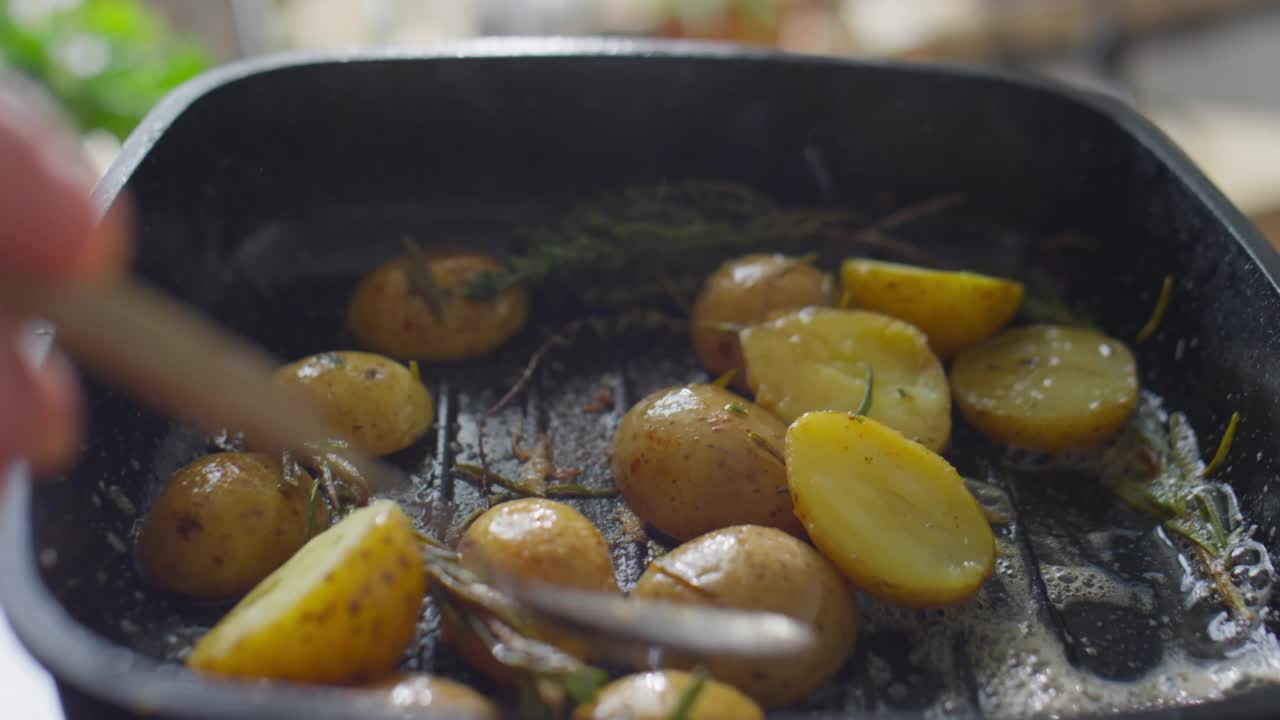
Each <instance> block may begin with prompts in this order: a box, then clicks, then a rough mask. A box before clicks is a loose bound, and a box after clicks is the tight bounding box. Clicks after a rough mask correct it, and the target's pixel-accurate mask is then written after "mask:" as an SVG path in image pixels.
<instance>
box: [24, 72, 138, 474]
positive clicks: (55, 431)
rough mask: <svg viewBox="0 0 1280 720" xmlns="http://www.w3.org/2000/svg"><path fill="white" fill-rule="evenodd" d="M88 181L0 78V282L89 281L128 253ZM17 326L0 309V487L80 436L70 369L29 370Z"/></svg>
mask: <svg viewBox="0 0 1280 720" xmlns="http://www.w3.org/2000/svg"><path fill="white" fill-rule="evenodd" d="M93 181H94V176H93V173H92V171H91V170H90V169H89V166H88V164H87V163H86V162H85V161H84V160H83V158H82V156H81V154H80V151H79V144H78V142H77V140H76V136H75V134H74V133H72V132H71V131H69V130H68V129H67V128H66V127H65V126H64V125H63V123H62V121H61V120H60V118H59V116H58V115H57V113H56V112H54V111H53V109H52V107H51V106H50V105H49V104H48V102H47V101H46V100H45V99H44V98H43V97H42V96H40V95H38V94H37V93H35V92H33V91H32V90H31V89H30V88H27V87H25V86H22V85H20V84H19V83H17V82H16V81H14V80H12V79H8V78H3V77H0V283H3V282H4V278H5V277H6V276H12V277H20V278H23V279H26V280H32V281H37V282H46V283H51V284H57V283H80V282H93V281H95V280H99V279H102V278H104V277H107V276H109V275H110V274H112V273H114V272H117V271H118V270H119V269H120V268H121V267H123V265H124V263H125V261H126V259H127V255H128V239H127V238H128V234H127V233H126V232H125V227H126V222H125V217H124V214H125V213H124V211H123V205H121V206H120V207H121V209H120V210H116V209H113V210H112V211H111V212H109V213H107V215H106V217H105V218H103V219H102V220H101V221H99V219H98V217H97V212H96V210H95V208H94V205H93V202H92V200H91V198H90V192H91V189H92V185H93ZM22 324H23V319H22V318H20V317H18V316H16V315H14V314H13V313H9V312H6V311H4V309H3V308H0V480H3V472H2V471H3V470H4V468H5V467H6V466H7V465H8V464H9V463H10V462H11V461H13V460H15V459H17V458H20V457H25V458H28V459H29V460H31V462H32V464H33V465H34V467H35V468H36V469H37V470H38V471H48V470H52V469H55V468H57V467H58V466H59V465H61V464H63V463H65V462H66V461H67V460H69V459H70V456H71V454H72V452H73V451H74V449H75V447H76V445H77V443H78V442H79V433H80V404H79V396H78V390H77V387H76V382H75V378H74V375H73V373H72V371H71V367H70V364H69V363H68V362H67V361H66V359H65V358H64V357H63V356H61V355H59V354H58V353H56V352H54V353H52V354H51V355H50V356H49V358H47V359H46V361H45V362H44V363H43V364H42V365H39V366H37V365H35V364H34V363H33V361H32V359H31V358H29V357H26V356H25V355H24V353H23V352H22V351H21V347H20V342H19V333H20V331H21V328H22Z"/></svg>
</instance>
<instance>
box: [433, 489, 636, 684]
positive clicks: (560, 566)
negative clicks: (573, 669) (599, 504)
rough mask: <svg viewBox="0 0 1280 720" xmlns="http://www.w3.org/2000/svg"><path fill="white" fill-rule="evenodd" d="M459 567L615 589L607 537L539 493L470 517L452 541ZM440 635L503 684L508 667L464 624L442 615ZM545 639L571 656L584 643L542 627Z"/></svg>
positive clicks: (508, 675) (508, 676) (508, 677)
mask: <svg viewBox="0 0 1280 720" xmlns="http://www.w3.org/2000/svg"><path fill="white" fill-rule="evenodd" d="M458 552H459V553H461V556H462V564H463V566H464V567H466V568H468V569H470V570H472V571H473V572H476V573H478V574H483V573H484V572H485V571H486V569H488V568H493V569H495V570H499V571H502V572H506V573H510V574H512V575H516V576H517V577H524V578H528V579H530V580H537V581H541V582H545V583H550V584H554V585H564V586H566V587H571V588H575V589H579V590H594V591H598V592H618V581H617V578H616V577H615V575H614V570H613V558H612V555H611V554H610V552H609V543H608V542H607V541H606V540H605V539H604V535H602V534H601V533H600V530H599V529H597V528H596V526H595V525H593V524H591V521H590V520H588V519H587V518H586V516H584V515H583V514H582V513H580V512H578V511H577V510H576V509H575V508H574V507H573V506H571V505H567V504H565V503H561V502H556V501H555V500H547V499H545V498H523V499H520V500H511V501H508V502H504V503H501V504H499V505H496V506H494V507H493V508H491V509H489V510H488V511H486V512H485V513H484V514H483V515H481V516H480V517H478V518H476V519H475V521H474V522H472V523H471V525H470V527H468V528H467V530H466V532H465V533H463V535H462V539H461V540H459V542H458ZM443 629H444V638H445V640H446V642H448V643H449V645H450V646H451V647H452V648H453V649H454V650H455V651H457V653H458V654H459V655H460V656H461V657H462V659H463V660H465V661H466V662H467V664H469V665H470V666H471V667H473V668H475V669H477V670H479V671H481V672H483V673H484V674H485V675H487V676H489V677H490V678H492V679H493V680H495V681H497V682H499V683H502V684H509V683H510V682H511V680H512V673H511V671H510V670H508V669H507V668H506V667H505V666H503V665H502V664H501V663H499V662H498V661H496V660H494V659H493V656H492V655H490V654H489V651H488V649H487V648H485V647H484V646H483V645H482V644H481V643H480V641H479V640H478V639H477V638H476V637H475V635H474V634H472V632H471V631H470V630H468V629H466V628H460V627H457V626H456V625H455V624H454V623H452V622H450V621H448V620H446V621H445V623H444V624H443ZM542 634H543V636H544V638H545V639H546V641H547V642H548V643H550V644H552V645H554V646H556V647H558V648H559V649H561V650H563V651H565V652H567V653H569V654H570V655H574V656H577V657H583V656H585V654H586V652H587V648H586V646H585V645H584V644H583V643H582V642H581V640H579V639H578V638H576V637H572V636H569V635H566V634H564V633H560V632H556V631H555V630H554V629H551V628H543V629H542Z"/></svg>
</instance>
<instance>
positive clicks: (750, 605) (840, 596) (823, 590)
mask: <svg viewBox="0 0 1280 720" xmlns="http://www.w3.org/2000/svg"><path fill="white" fill-rule="evenodd" d="M631 596H632V597H636V598H644V599H648V600H665V601H669V602H684V603H695V604H710V605H717V606H722V607H729V608H738V609H742V610H762V611H770V612H776V613H781V614H783V615H787V616H790V617H792V618H795V619H796V620H799V621H801V622H804V623H808V624H810V625H811V626H813V628H814V631H815V632H816V634H817V636H818V645H817V647H815V648H814V649H813V650H812V651H810V652H809V653H807V654H806V655H804V656H801V657H796V658H792V659H789V660H788V661H787V662H785V663H780V662H777V661H775V660H757V661H749V660H742V659H740V658H717V657H682V658H672V659H671V663H670V664H671V666H672V667H692V666H694V665H696V664H698V663H701V664H703V665H705V666H706V668H707V669H708V670H709V671H710V673H711V676H712V677H714V678H716V679H717V680H720V681H721V682H724V683H728V684H729V685H733V686H734V687H736V688H738V689H739V690H741V691H742V692H744V693H746V694H747V695H749V696H750V697H751V698H753V699H754V700H755V701H756V702H758V703H760V704H761V705H763V706H765V707H766V708H772V707H778V706H781V705H787V704H790V703H793V702H795V701H797V700H799V699H800V698H803V697H805V696H806V695H808V694H809V693H810V692H813V690H815V689H817V688H818V687H819V686H820V685H822V684H823V683H824V682H826V681H827V679H828V678H830V677H831V676H832V675H833V674H835V672H836V670H838V669H839V668H840V666H841V665H843V664H844V661H845V658H847V657H848V655H849V653H850V652H851V651H852V650H853V643H854V636H855V634H856V631H857V624H858V614H857V609H856V607H855V606H854V603H853V597H852V596H851V595H850V593H849V589H848V587H847V585H846V583H845V580H844V578H843V577H841V576H840V574H839V573H838V572H837V571H836V569H835V568H834V567H832V565H831V563H830V562H828V561H827V559H826V558H824V557H822V556H821V555H819V554H818V553H817V551H815V550H814V549H813V548H811V547H809V546H808V545H806V544H805V543H803V542H801V541H800V540H797V539H795V538H794V537H792V536H790V535H788V534H786V533H784V532H782V531H780V530H776V529H774V528H767V527H759V526H755V525H738V526H735V527H730V528H724V529H722V530H716V531H715V532H711V533H707V534H706V535H703V536H702V537H699V538H695V539H693V540H690V541H689V542H687V543H685V544H683V545H681V546H679V547H677V548H676V549H675V550H672V551H671V552H669V553H667V554H666V555H663V556H662V557H660V558H658V559H656V560H654V561H653V563H652V564H651V565H649V569H648V570H646V571H645V573H644V575H642V576H641V577H640V581H639V582H638V583H636V587H635V589H634V590H633V591H632V593H631Z"/></svg>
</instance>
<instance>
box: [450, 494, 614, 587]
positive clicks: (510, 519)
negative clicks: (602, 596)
mask: <svg viewBox="0 0 1280 720" xmlns="http://www.w3.org/2000/svg"><path fill="white" fill-rule="evenodd" d="M458 552H459V553H460V554H461V555H462V564H463V566H465V567H467V568H468V569H470V570H471V571H473V572H476V573H480V574H483V573H484V572H485V571H486V569H488V568H493V569H495V570H498V571H501V572H505V573H509V574H511V575H515V576H517V577H524V578H528V579H530V580H539V581H541V582H545V583H550V584H553V585H564V586H566V587H571V588H576V589H578V590H598V591H601V592H617V591H618V581H617V579H616V578H615V577H614V574H613V558H612V556H611V555H610V553H609V543H608V542H607V541H605V539H604V535H602V534H600V531H599V530H598V529H597V528H596V526H595V525H592V524H591V521H590V520H588V519H587V518H586V516H584V515H583V514H582V513H580V512H578V511H577V510H576V509H574V507H573V506H571V505H566V504H565V503H562V502H556V501H555V500H547V499H545V498H524V499H521V500H511V501H508V502H504V503H501V504H499V505H496V506H494V507H493V508H490V509H489V510H487V511H486V512H485V513H484V514H483V515H481V516H480V517H478V518H476V519H475V521H474V522H472V523H471V525H470V527H468V528H467V531H466V532H465V533H463V535H462V539H461V540H460V541H459V542H458Z"/></svg>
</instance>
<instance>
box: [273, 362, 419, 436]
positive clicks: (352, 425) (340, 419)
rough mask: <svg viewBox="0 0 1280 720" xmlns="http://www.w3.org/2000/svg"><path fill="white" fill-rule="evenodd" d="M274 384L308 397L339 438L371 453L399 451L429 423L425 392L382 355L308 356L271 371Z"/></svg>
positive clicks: (409, 376)
mask: <svg viewBox="0 0 1280 720" xmlns="http://www.w3.org/2000/svg"><path fill="white" fill-rule="evenodd" d="M276 381H277V382H279V383H281V384H283V385H285V386H286V387H290V388H296V389H297V390H299V391H301V393H302V394H303V395H304V396H305V397H307V398H308V399H310V400H311V401H312V403H313V404H314V405H315V407H317V408H318V410H319V412H321V413H323V414H324V418H325V420H327V421H328V423H329V425H330V426H331V427H333V429H334V430H335V431H337V432H339V433H341V434H342V436H343V437H345V438H347V439H349V440H351V441H352V442H354V443H355V444H356V445H357V446H358V447H360V448H363V449H364V450H365V451H366V452H369V453H371V454H374V455H388V454H390V453H393V452H397V451H399V450H403V449H405V448H407V447H409V446H410V445H412V444H413V443H414V442H416V441H417V440H418V439H419V438H421V437H422V436H423V435H424V434H426V432H427V430H428V429H429V428H430V427H431V423H432V421H433V420H434V413H435V404H434V402H433V401H432V399H431V393H430V392H429V391H428V390H427V388H426V386H424V385H423V384H422V383H421V382H420V381H419V380H418V379H417V378H415V377H414V376H413V373H411V372H410V371H409V369H408V368H406V367H405V366H404V365H401V364H400V363H398V362H396V361H394V360H392V359H391V358H388V357H383V356H382V355H375V354H373V353H366V352H355V351H344V352H328V353H320V354H318V355H311V356H309V357H305V358H302V359H301V360H298V361H297V362H293V363H290V364H288V365H285V366H284V367H282V368H280V369H279V370H277V371H276Z"/></svg>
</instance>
